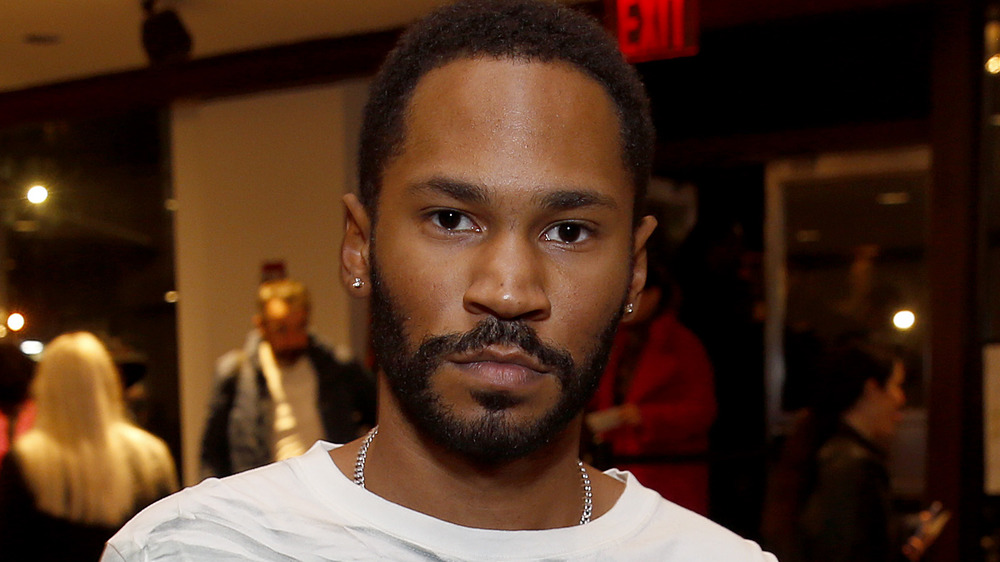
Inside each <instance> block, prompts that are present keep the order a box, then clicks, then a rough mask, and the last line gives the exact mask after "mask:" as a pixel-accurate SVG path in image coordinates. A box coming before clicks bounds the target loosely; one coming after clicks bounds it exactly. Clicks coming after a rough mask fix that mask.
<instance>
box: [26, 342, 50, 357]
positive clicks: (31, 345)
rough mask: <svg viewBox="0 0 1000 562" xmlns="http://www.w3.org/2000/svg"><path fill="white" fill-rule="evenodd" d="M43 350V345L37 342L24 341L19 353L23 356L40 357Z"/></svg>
mask: <svg viewBox="0 0 1000 562" xmlns="http://www.w3.org/2000/svg"><path fill="white" fill-rule="evenodd" d="M44 350H45V345H44V344H43V343H42V342H40V341H38V340H24V341H23V342H21V353H23V354H25V355H31V356H35V355H41V354H42V351H44Z"/></svg>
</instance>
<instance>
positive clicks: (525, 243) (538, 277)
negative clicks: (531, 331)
mask: <svg viewBox="0 0 1000 562" xmlns="http://www.w3.org/2000/svg"><path fill="white" fill-rule="evenodd" d="M476 252H477V254H476V256H475V257H474V258H473V260H472V262H471V263H469V267H470V268H471V271H472V275H471V280H470V283H469V286H468V288H467V289H466V291H465V295H464V298H463V306H464V307H465V309H466V310H467V311H468V312H471V313H473V314H477V315H484V314H489V315H492V316H495V317H497V318H500V319H503V320H543V319H545V318H547V317H548V316H549V314H550V312H551V303H550V302H549V298H548V295H547V293H546V291H545V282H544V281H545V279H544V278H545V274H544V264H543V263H542V260H543V259H544V258H543V256H541V255H539V252H538V250H537V248H535V247H534V245H533V244H532V243H531V241H530V240H524V239H522V238H521V237H519V236H517V235H516V234H515V233H500V234H493V235H491V236H490V237H489V238H487V239H486V240H484V241H483V242H481V243H480V244H479V246H478V247H477V248H476Z"/></svg>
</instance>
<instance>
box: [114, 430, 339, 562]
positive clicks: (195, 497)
mask: <svg viewBox="0 0 1000 562" xmlns="http://www.w3.org/2000/svg"><path fill="white" fill-rule="evenodd" d="M317 453H318V454H317ZM326 454H327V452H326V450H319V451H318V452H317V451H315V450H310V452H308V453H306V455H304V456H302V457H296V458H293V459H289V460H288V461H283V462H278V463H272V464H269V465H266V466H263V467H261V468H257V469H253V470H249V471H246V472H242V473H239V474H236V475H233V476H228V477H226V478H222V479H219V478H208V479H206V480H204V481H202V482H201V483H200V484H198V485H196V486H193V487H190V488H186V489H184V490H182V491H180V492H177V493H175V494H173V495H170V496H167V497H166V498H164V499H162V500H160V501H158V502H156V503H154V504H153V505H151V506H149V507H147V508H146V509H144V510H143V511H141V512H140V513H139V514H138V515H136V516H135V517H134V518H132V520H131V521H129V522H128V523H126V524H125V526H124V527H122V528H121V530H119V531H118V533H117V534H115V536H114V537H112V538H111V540H110V541H109V542H108V550H109V552H113V553H114V554H116V555H118V556H120V557H121V558H122V559H125V560H175V559H199V560H200V559H214V558H217V557H218V556H219V555H221V554H234V555H238V554H240V553H245V552H247V549H251V550H252V549H255V548H273V547H274V546H275V545H276V544H279V545H280V544H282V541H283V540H286V539H283V538H282V537H289V536H295V535H296V534H297V533H301V532H304V530H308V529H310V528H313V527H315V524H316V521H317V519H318V517H317V516H318V515H319V514H321V512H322V508H323V506H322V505H321V504H320V503H319V502H318V500H316V499H315V493H314V491H313V489H312V487H311V486H310V485H309V483H308V482H306V480H310V479H311V480H313V481H315V480H316V479H317V478H319V477H318V476H304V472H309V471H314V470H315V468H314V467H313V468H310V467H308V466H304V465H308V464H313V465H315V464H326V465H332V462H330V461H329V460H325V462H324V459H323V458H322V457H323V456H324V455H326ZM309 455H311V459H310V460H304V459H306V457H307V456H309ZM327 459H328V457H327ZM323 476H328V475H326V474H324V475H323Z"/></svg>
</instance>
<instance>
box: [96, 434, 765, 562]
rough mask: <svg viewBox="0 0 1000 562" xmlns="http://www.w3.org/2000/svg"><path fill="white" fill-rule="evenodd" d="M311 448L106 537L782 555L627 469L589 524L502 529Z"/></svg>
mask: <svg viewBox="0 0 1000 562" xmlns="http://www.w3.org/2000/svg"><path fill="white" fill-rule="evenodd" d="M334 447H336V445H332V444H330V443H326V442H323V441H319V442H317V443H316V445H314V446H313V447H312V448H311V449H310V450H309V452H307V453H306V454H305V455H303V456H301V457H296V458H293V459H289V460H286V461H282V462H279V463H274V464H270V465H268V466H264V467H261V468H258V469H254V470H250V471H247V472H244V473H241V474H237V475H234V476H230V477H227V478H224V479H222V480H218V479H215V478H211V479H208V480H205V481H204V482H202V483H201V484H199V485H197V486H194V487H192V488H188V489H186V490H183V491H181V492H178V493H176V494H174V495H172V496H169V497H167V498H165V499H163V500H160V501H159V502H157V503H155V504H153V505H152V506H150V507H148V508H146V509H145V510H144V511H143V512H142V513H140V514H139V515H137V516H136V517H135V518H134V519H132V520H131V521H130V522H129V523H127V524H126V525H125V526H124V527H123V528H122V529H121V530H120V531H119V532H118V533H117V534H116V535H115V536H114V537H112V539H111V540H110V541H109V542H108V547H107V548H106V550H105V552H104V555H103V557H102V561H104V562H114V561H118V560H128V561H139V560H288V561H291V560H303V561H309V560H404V561H426V560H454V561H466V560H492V561H513V560H574V561H576V560H594V561H597V560H601V561H604V560H622V561H630V562H631V561H636V560H642V561H645V560H655V561H660V562H696V561H713V562H714V561H725V562H744V561H747V562H750V561H754V562H776V561H775V558H774V556H772V555H770V554H767V553H763V552H762V551H761V549H760V547H758V546H757V545H756V544H755V543H753V542H751V541H747V540H744V539H742V538H740V537H738V536H737V535H735V534H733V533H732V532H730V531H728V530H726V529H724V528H723V527H720V526H719V525H717V524H715V523H713V522H711V521H709V520H708V519H705V518H704V517H701V516H700V515H697V514H695V513H693V512H690V511H687V510H685V509H684V508H681V507H679V506H677V505H675V504H672V503H670V502H668V501H666V500H664V499H663V498H661V497H660V496H659V495H658V494H657V493H656V492H653V491H652V490H649V489H648V488H645V487H643V486H642V485H641V484H639V483H638V482H637V481H636V480H635V478H632V477H631V475H630V474H629V473H627V472H620V471H617V470H611V471H608V473H607V474H609V475H610V476H612V477H614V478H618V479H620V480H623V481H625V482H626V487H625V492H624V493H623V494H622V495H621V497H620V498H619V499H618V502H617V503H616V504H615V506H614V507H613V508H612V509H611V510H610V511H608V512H607V513H605V514H604V515H602V516H601V517H599V518H597V519H595V520H593V521H592V522H590V523H588V524H587V525H580V526H574V527H566V528H560V529H549V530H544V531H495V530H487V529H474V528H470V527H463V526H460V525H455V524H452V523H448V522H445V521H441V520H440V519H436V518H434V517H430V516H428V515H424V514H422V513H419V512H416V511H413V510H410V509H408V508H405V507H402V506H400V505H396V504H394V503H392V502H389V501H387V500H384V499H382V498H381V497H379V496H377V495H375V494H373V493H371V492H369V491H367V490H365V489H363V488H361V487H360V486H357V485H356V484H354V482H353V481H351V480H350V479H348V478H347V477H346V476H344V474H343V473H342V472H340V470H339V469H338V468H337V466H336V465H335V464H334V463H333V460H332V459H331V458H330V455H329V454H328V453H329V451H330V450H331V449H333V448H334Z"/></svg>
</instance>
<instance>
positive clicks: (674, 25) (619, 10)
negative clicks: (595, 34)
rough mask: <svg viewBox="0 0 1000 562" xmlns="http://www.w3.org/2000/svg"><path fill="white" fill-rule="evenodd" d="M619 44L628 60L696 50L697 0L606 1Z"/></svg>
mask: <svg viewBox="0 0 1000 562" xmlns="http://www.w3.org/2000/svg"><path fill="white" fill-rule="evenodd" d="M609 1H610V2H611V3H613V4H615V9H614V11H613V13H614V14H615V19H616V21H617V23H616V27H617V33H618V47H619V48H620V49H621V51H622V53H624V54H625V58H626V59H628V61H629V62H631V63H636V62H645V61H651V60H657V59H666V58H672V57H685V56H690V55H693V54H695V53H697V52H698V0H609Z"/></svg>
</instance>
